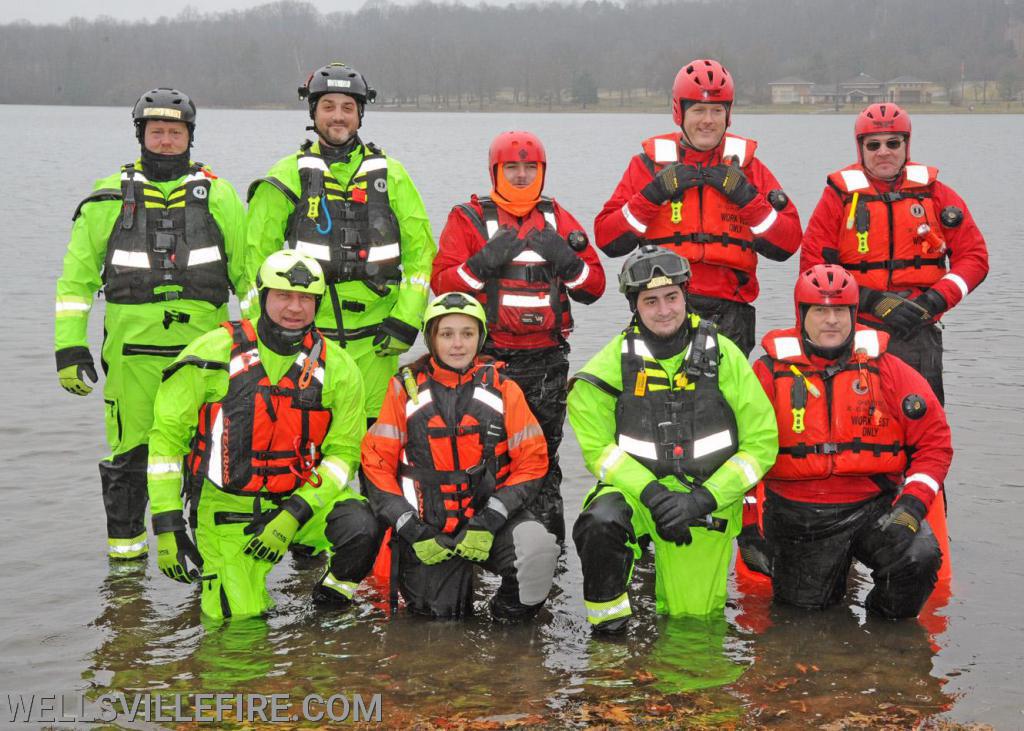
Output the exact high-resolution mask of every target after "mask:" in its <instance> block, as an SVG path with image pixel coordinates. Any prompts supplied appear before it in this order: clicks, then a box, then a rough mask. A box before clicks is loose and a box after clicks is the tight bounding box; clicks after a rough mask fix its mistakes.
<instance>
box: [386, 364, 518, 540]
mask: <svg viewBox="0 0 1024 731" xmlns="http://www.w3.org/2000/svg"><path fill="white" fill-rule="evenodd" d="M498 372H499V369H498V366H497V365H495V364H478V365H477V366H476V371H475V373H474V374H473V378H472V379H470V380H467V381H466V382H464V383H462V384H460V385H458V386H456V387H455V388H449V387H447V386H445V385H443V384H438V383H436V382H435V381H434V380H433V379H432V378H431V377H430V376H429V374H428V373H426V372H420V373H419V374H417V376H416V386H417V391H416V395H415V398H413V397H411V396H410V395H409V394H408V393H407V396H408V399H407V400H406V403H405V413H406V430H407V433H408V435H409V437H408V441H407V442H406V445H405V449H404V450H403V451H402V455H401V460H400V462H399V476H400V484H401V487H402V494H403V495H404V496H405V499H406V500H407V501H408V502H409V504H410V505H415V506H417V507H418V512H419V515H420V518H421V519H422V520H423V522H424V523H426V524H427V525H432V526H434V527H435V528H438V529H439V530H441V531H442V532H444V533H455V532H457V531H458V530H459V529H460V528H461V527H462V526H463V525H465V523H466V521H468V520H469V519H470V518H471V517H473V515H474V513H475V512H477V511H479V510H481V509H482V508H483V506H484V505H486V504H487V501H488V499H489V498H490V497H491V495H493V494H494V491H495V490H496V489H498V487H499V486H500V485H502V484H503V483H504V482H505V480H506V479H507V478H508V475H509V455H508V441H507V434H506V430H505V406H504V399H503V398H502V392H501V390H500V387H499V381H498V379H499V375H498Z"/></svg>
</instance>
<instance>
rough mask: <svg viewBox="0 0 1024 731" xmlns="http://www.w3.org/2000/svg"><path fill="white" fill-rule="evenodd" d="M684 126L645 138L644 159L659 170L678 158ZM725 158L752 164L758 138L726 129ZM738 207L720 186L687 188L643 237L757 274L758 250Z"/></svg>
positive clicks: (706, 260) (653, 171) (693, 258)
mask: <svg viewBox="0 0 1024 731" xmlns="http://www.w3.org/2000/svg"><path fill="white" fill-rule="evenodd" d="M681 136H682V135H681V133H680V132H673V133H671V134H667V135H658V136H657V137H650V138H648V139H646V140H644V143H643V149H644V156H645V158H646V159H645V160H644V162H645V163H647V168H648V169H649V170H650V171H651V175H656V174H657V173H658V171H659V170H661V169H662V168H664V167H665V166H666V165H670V164H671V163H674V162H680V159H679V158H680V155H679V152H680V148H679V140H680V137H681ZM720 149H721V157H722V160H726V159H728V158H730V157H735V158H736V163H734V164H738V165H739V166H740V167H741V168H744V169H745V168H747V167H749V165H750V163H751V161H752V160H753V159H754V151H755V150H756V149H757V143H756V142H755V141H754V140H748V139H746V138H744V137H737V136H735V135H730V134H727V135H725V137H723V139H722V144H721V146H720ZM739 210H740V209H739V207H738V206H737V205H736V204H735V203H733V202H732V201H730V200H729V199H728V198H726V197H725V195H723V194H722V193H720V192H718V191H717V190H711V189H709V188H706V187H705V186H703V185H698V186H695V187H693V188H689V189H687V191H686V192H685V193H684V194H683V198H682V200H681V201H670V202H669V203H668V204H667V205H664V206H662V207H661V209H660V210H659V211H658V215H657V217H656V218H655V219H654V220H653V221H652V222H651V223H650V224H648V226H647V231H646V232H645V233H644V239H645V240H646V241H648V242H649V243H652V244H658V245H659V246H664V247H665V248H666V249H669V250H671V251H674V252H675V253H677V254H679V255H680V256H684V257H686V258H687V259H688V260H689V261H690V263H691V264H692V263H694V262H703V263H705V264H712V265H715V266H724V267H729V268H731V269H738V270H739V271H741V272H745V273H747V274H751V275H752V274H754V272H755V270H756V269H757V252H755V251H754V244H753V240H754V235H753V233H751V231H750V227H749V226H746V225H744V224H743V223H742V222H741V221H740V216H739Z"/></svg>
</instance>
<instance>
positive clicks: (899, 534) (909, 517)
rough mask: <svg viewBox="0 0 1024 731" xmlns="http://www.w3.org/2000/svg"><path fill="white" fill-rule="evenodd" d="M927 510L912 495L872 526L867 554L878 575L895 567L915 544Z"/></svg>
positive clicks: (898, 503)
mask: <svg viewBox="0 0 1024 731" xmlns="http://www.w3.org/2000/svg"><path fill="white" fill-rule="evenodd" d="M927 512H928V510H927V508H925V506H924V503H922V502H921V501H920V500H918V499H917V498H916V497H914V496H913V495H903V496H901V497H900V499H899V500H897V501H896V503H895V504H894V505H893V506H892V509H891V510H890V511H889V512H888V513H886V514H885V515H883V516H882V517H880V518H879V519H878V520H877V521H875V524H874V525H873V526H871V535H869V537H868V540H867V546H868V551H869V552H870V553H871V558H872V560H873V561H874V562H875V564H876V568H877V570H879V571H883V572H884V571H885V569H886V568H887V567H889V566H892V565H893V564H895V563H896V562H897V561H898V560H899V559H900V558H902V557H903V554H905V553H906V552H907V549H908V548H910V544H911V543H913V542H914V538H915V536H917V532H918V531H919V530H920V529H921V521H922V520H924V516H925V515H926V514H927Z"/></svg>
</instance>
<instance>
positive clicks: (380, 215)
mask: <svg viewBox="0 0 1024 731" xmlns="http://www.w3.org/2000/svg"><path fill="white" fill-rule="evenodd" d="M319 150H320V144H319V142H317V143H313V144H312V145H311V146H306V147H304V148H303V149H301V150H300V151H299V152H298V153H296V154H294V155H289V156H288V157H285V158H283V159H281V160H279V161H278V162H277V163H276V164H275V165H274V166H273V167H272V168H271V169H270V171H269V172H268V173H267V175H266V176H265V177H263V178H260V179H258V180H256V181H254V182H253V184H252V185H251V186H250V188H249V218H248V234H247V236H248V242H249V259H248V263H247V267H248V271H249V274H250V281H255V275H256V272H257V270H258V269H259V266H260V264H262V263H263V260H264V259H265V258H266V257H267V256H268V255H269V254H271V253H273V252H274V251H277V250H279V249H281V248H294V249H297V250H299V251H302V252H303V253H306V254H310V255H311V256H313V257H315V258H316V259H317V260H318V261H319V262H320V265H321V266H322V267H323V269H324V273H325V274H326V276H327V281H328V284H329V285H330V287H329V292H328V296H325V297H324V299H323V302H322V304H321V306H320V310H319V313H318V314H317V319H316V324H317V327H318V328H320V330H321V331H322V332H324V334H325V335H326V336H327V337H328V338H331V339H333V340H336V341H337V342H339V343H341V344H342V345H343V347H344V348H345V350H346V351H348V353H349V355H351V356H352V358H353V359H354V360H355V361H356V364H357V365H358V366H359V371H360V372H361V373H362V375H363V382H364V384H365V387H366V413H367V416H369V417H370V418H376V416H377V414H378V413H379V412H380V407H381V405H382V404H383V403H384V395H385V393H386V392H387V385H388V380H389V379H390V378H391V376H393V375H394V374H395V372H396V371H397V370H398V357H397V355H378V353H377V352H376V351H375V349H374V347H373V341H374V337H375V336H376V335H377V334H378V333H379V327H380V325H381V323H382V322H384V321H385V319H386V318H393V319H394V320H395V321H397V323H399V327H401V328H402V329H403V330H405V331H406V336H407V338H408V342H409V343H410V344H411V343H412V341H413V340H414V339H415V335H416V332H417V331H418V330H419V329H420V327H421V325H422V317H423V310H424V308H425V307H426V303H427V296H428V293H429V286H430V269H431V265H432V263H433V261H434V255H435V254H436V253H437V247H436V245H435V244H434V237H433V234H432V233H431V230H430V221H429V220H428V219H427V213H426V210H425V209H424V207H423V201H422V199H421V198H420V194H419V191H417V190H416V186H415V185H414V184H413V182H412V179H411V178H410V177H409V174H408V173H407V172H406V170H405V168H404V167H403V166H402V164H401V163H400V162H398V161H397V160H395V159H394V158H391V157H388V156H386V155H385V154H384V153H383V152H381V151H380V150H379V149H378V148H376V147H374V146H373V145H372V144H357V145H356V147H355V149H354V150H353V151H352V153H351V155H349V156H348V158H344V159H342V160H341V161H339V162H335V163H332V164H330V165H328V164H327V163H326V161H325V160H324V159H323V158H322V157H321V156H320V153H319ZM253 294H254V292H251V293H250V297H251V299H252V300H253V301H254V302H255V300H256V298H255V296H253ZM338 315H340V319H341V322H340V323H339V322H338V319H339V318H338Z"/></svg>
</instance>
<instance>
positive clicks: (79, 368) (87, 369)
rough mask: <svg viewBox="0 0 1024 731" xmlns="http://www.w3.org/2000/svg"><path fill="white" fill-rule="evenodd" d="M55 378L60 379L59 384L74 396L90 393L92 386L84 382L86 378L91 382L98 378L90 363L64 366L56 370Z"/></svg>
mask: <svg viewBox="0 0 1024 731" xmlns="http://www.w3.org/2000/svg"><path fill="white" fill-rule="evenodd" d="M57 378H59V379H60V385H61V386H62V387H63V388H64V390H65V391H67V392H68V393H73V394H75V395H76V396H88V395H89V394H90V393H92V386H90V385H89V384H88V383H86V382H85V379H86V378H88V379H89V380H90V381H92V382H93V383H96V381H97V380H99V379H98V378H97V377H96V369H95V368H93V366H92V363H75V364H72V365H69V366H65V367H64V368H61V369H60V370H59V371H57Z"/></svg>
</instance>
